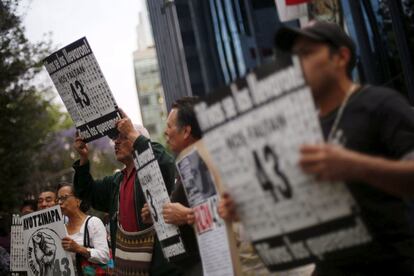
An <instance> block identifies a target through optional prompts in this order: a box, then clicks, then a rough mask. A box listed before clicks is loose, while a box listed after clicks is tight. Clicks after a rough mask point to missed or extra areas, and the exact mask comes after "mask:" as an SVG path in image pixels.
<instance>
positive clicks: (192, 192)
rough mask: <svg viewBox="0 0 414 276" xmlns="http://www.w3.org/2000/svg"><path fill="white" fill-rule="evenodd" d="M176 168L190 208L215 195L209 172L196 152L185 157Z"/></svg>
mask: <svg viewBox="0 0 414 276" xmlns="http://www.w3.org/2000/svg"><path fill="white" fill-rule="evenodd" d="M177 166H178V170H179V171H180V174H181V177H182V178H183V185H184V187H185V190H186V192H187V198H188V203H189V205H190V206H195V205H197V204H200V203H202V202H204V201H206V200H207V199H208V198H209V197H211V196H213V195H216V194H217V191H216V188H215V185H214V182H213V178H212V176H211V174H210V171H209V170H208V167H207V165H206V163H205V162H204V160H203V159H202V158H201V156H200V155H199V153H198V151H197V150H193V151H192V152H191V153H189V154H188V155H186V156H185V157H184V158H183V159H182V160H181V161H180V162H178V163H177Z"/></svg>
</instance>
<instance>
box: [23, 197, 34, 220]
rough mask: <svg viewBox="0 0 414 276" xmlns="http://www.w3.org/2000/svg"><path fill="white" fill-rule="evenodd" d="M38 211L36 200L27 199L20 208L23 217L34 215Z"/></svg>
mask: <svg viewBox="0 0 414 276" xmlns="http://www.w3.org/2000/svg"><path fill="white" fill-rule="evenodd" d="M36 210H37V203H36V201H34V200H31V199H26V200H24V201H23V204H22V205H21V206H20V214H21V215H22V216H24V215H27V214H30V213H33V212H35V211H36Z"/></svg>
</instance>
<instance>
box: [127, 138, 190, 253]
mask: <svg viewBox="0 0 414 276" xmlns="http://www.w3.org/2000/svg"><path fill="white" fill-rule="evenodd" d="M134 163H135V168H136V169H137V177H138V179H139V183H140V184H141V187H142V191H143V193H144V196H145V199H146V201H147V203H148V206H149V209H150V213H151V217H152V221H153V223H154V228H155V231H156V232H157V236H158V240H159V241H160V244H161V248H162V251H163V253H164V257H165V258H166V259H167V260H169V261H171V260H176V259H180V258H182V257H184V256H185V255H186V254H187V251H186V250H185V247H184V244H183V241H182V239H181V236H180V230H179V229H178V227H177V226H176V225H173V224H168V223H166V222H165V221H164V217H163V215H162V208H163V206H164V205H165V204H166V203H170V202H171V201H170V197H169V195H168V191H167V188H166V186H165V182H164V179H163V177H162V173H161V170H160V166H159V164H158V162H157V160H156V159H155V156H154V152H153V150H152V147H151V143H150V142H148V148H147V149H146V150H144V151H143V152H137V151H135V152H134Z"/></svg>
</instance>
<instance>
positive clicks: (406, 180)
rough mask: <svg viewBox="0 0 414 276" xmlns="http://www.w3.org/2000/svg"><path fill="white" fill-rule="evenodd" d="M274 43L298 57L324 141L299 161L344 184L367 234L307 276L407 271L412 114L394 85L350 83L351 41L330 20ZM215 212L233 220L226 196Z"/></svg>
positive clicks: (412, 249) (287, 31)
mask: <svg viewBox="0 0 414 276" xmlns="http://www.w3.org/2000/svg"><path fill="white" fill-rule="evenodd" d="M275 43H276V45H277V46H278V47H280V48H281V49H284V50H288V51H290V52H291V53H294V54H296V55H298V56H299V58H300V61H301V63H302V67H303V71H304V76H305V79H306V81H307V83H308V85H309V86H310V88H311V90H312V94H313V98H314V101H315V104H316V106H317V108H318V109H319V116H320V122H321V125H322V130H323V134H324V137H325V139H326V143H323V144H318V145H304V146H303V147H302V148H301V150H300V151H301V159H300V166H301V167H302V169H303V170H304V172H306V173H308V174H312V175H314V176H315V177H316V178H317V179H320V180H338V181H345V182H346V183H347V186H348V188H349V190H350V192H351V193H352V195H353V196H354V198H355V200H356V201H357V203H358V205H359V208H360V212H361V215H362V218H363V221H364V222H365V223H366V225H367V227H368V229H369V231H370V233H371V235H372V237H373V241H372V242H371V243H369V244H368V245H366V246H361V247H360V249H358V250H355V251H353V252H352V253H351V252H348V254H345V252H338V253H333V254H329V256H327V257H325V258H324V259H323V261H320V262H318V263H317V264H316V270H315V272H314V275H318V276H319V275H414V269H413V267H414V265H413V264H414V260H413V258H414V240H413V237H412V234H411V232H410V227H409V226H410V225H409V222H408V217H407V206H406V203H405V200H404V199H405V198H408V197H412V196H413V195H414V185H413V183H414V162H413V161H412V160H413V156H414V111H413V110H412V108H411V107H410V106H409V104H408V103H407V102H406V100H405V99H404V98H403V97H402V96H401V95H400V94H399V93H397V92H396V91H394V90H391V89H388V88H384V87H377V86H369V85H359V84H357V83H354V82H353V81H352V80H351V72H352V69H353V67H354V65H355V62H356V51H355V45H354V43H353V41H352V40H351V38H350V37H349V36H348V35H346V34H345V33H344V31H343V30H342V29H341V28H340V27H339V26H338V25H336V24H332V23H326V22H312V23H311V24H310V25H308V26H306V27H305V28H303V29H293V28H288V27H285V28H282V29H280V31H279V32H278V33H277V35H276V37H275ZM338 144H342V146H341V145H338ZM219 213H220V215H221V216H222V217H224V218H227V219H234V218H235V217H236V215H237V214H236V212H235V208H234V202H233V200H232V199H231V197H230V196H229V195H226V196H224V197H223V198H222V201H221V203H220V206H219Z"/></svg>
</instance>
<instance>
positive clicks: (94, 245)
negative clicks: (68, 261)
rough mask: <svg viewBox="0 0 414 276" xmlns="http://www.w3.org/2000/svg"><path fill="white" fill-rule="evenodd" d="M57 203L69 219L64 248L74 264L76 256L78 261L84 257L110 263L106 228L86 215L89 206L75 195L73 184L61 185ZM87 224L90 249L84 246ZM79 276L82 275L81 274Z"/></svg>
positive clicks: (95, 219)
mask: <svg viewBox="0 0 414 276" xmlns="http://www.w3.org/2000/svg"><path fill="white" fill-rule="evenodd" d="M57 203H58V204H59V205H60V207H61V209H62V213H63V214H64V215H65V216H66V217H67V218H68V223H67V224H66V229H67V232H68V236H67V237H65V238H63V239H62V246H63V249H65V250H66V251H69V252H71V253H72V258H73V260H74V264H76V258H75V257H76V255H78V261H79V258H80V257H81V256H82V257H84V258H85V259H87V260H88V261H89V262H92V263H97V264H107V263H108V261H109V247H108V242H107V237H106V230H105V226H104V224H103V223H102V221H101V220H100V219H99V218H97V217H90V216H88V215H86V214H85V212H86V211H87V210H88V209H89V205H88V204H87V203H85V202H82V201H81V200H80V199H79V198H78V197H77V196H76V195H75V194H74V189H73V186H72V185H71V184H68V183H63V184H60V185H59V187H58V190H57ZM89 217H90V218H89ZM88 218H89V219H88ZM86 222H87V230H88V233H89V245H90V247H86V246H85V245H84V235H85V223H86ZM78 265H79V262H78ZM78 265H77V266H78ZM78 270H79V266H78ZM79 275H81V274H80V273H79Z"/></svg>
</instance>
